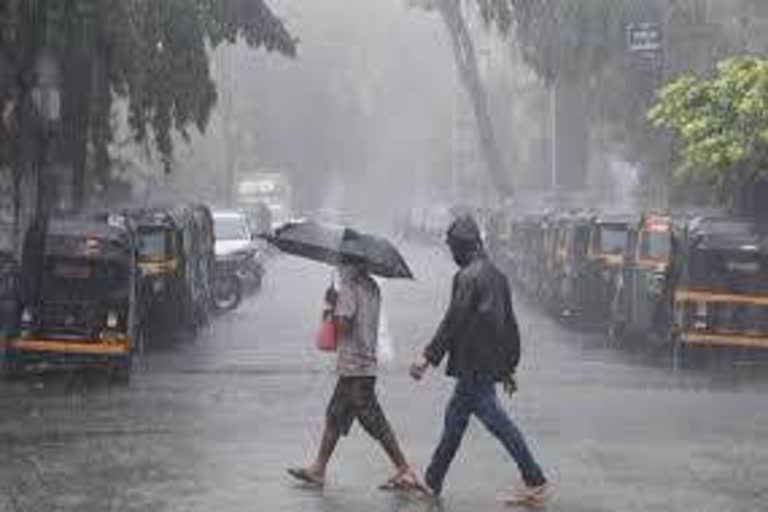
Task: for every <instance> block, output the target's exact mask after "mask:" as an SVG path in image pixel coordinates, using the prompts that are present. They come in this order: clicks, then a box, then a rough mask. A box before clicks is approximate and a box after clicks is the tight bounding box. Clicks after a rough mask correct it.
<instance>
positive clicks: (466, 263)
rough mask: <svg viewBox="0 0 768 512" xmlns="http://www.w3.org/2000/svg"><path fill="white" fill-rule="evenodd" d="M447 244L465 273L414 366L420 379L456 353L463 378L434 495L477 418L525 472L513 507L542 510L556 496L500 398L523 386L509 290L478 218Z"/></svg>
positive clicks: (432, 478)
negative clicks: (501, 390)
mask: <svg viewBox="0 0 768 512" xmlns="http://www.w3.org/2000/svg"><path fill="white" fill-rule="evenodd" d="M447 243H448V246H449V247H450V249H451V253H452V255H453V258H454V260H455V262H456V264H457V265H458V266H459V267H460V269H459V271H458V272H457V274H456V276H455V278H454V282H453V294H452V297H451V303H450V306H449V308H448V311H447V313H446V315H445V318H444V320H443V322H442V323H441V324H440V327H439V329H438V331H437V333H436V334H435V336H434V338H433V340H432V342H431V343H430V344H429V345H428V346H427V347H426V348H425V349H424V351H423V353H422V354H420V355H419V356H418V358H417V360H416V361H415V362H414V363H413V365H412V366H411V375H412V377H413V378H414V379H416V380H420V379H421V378H422V376H423V375H424V372H425V371H426V369H427V367H428V366H429V365H430V364H431V365H433V366H438V365H439V364H440V362H441V361H442V360H443V358H444V357H445V355H446V354H448V356H449V357H448V367H447V370H446V371H447V374H448V375H449V376H451V377H454V378H456V386H455V388H454V392H453V396H452V397H451V400H450V402H449V403H448V407H447V409H446V412H445V425H444V428H443V433H442V436H441V438H440V442H439V444H438V446H437V448H436V449H435V452H434V454H433V455H432V460H431V462H430V464H429V467H428V468H427V471H426V477H425V481H426V484H427V486H428V487H429V488H430V490H431V492H432V493H433V494H434V495H436V496H437V495H439V494H440V493H441V492H442V489H443V481H444V480H445V476H446V474H447V472H448V468H449V466H450V464H451V462H452V461H453V458H454V457H455V455H456V452H457V451H458V449H459V445H460V444H461V440H462V438H463V437H464V432H465V431H466V429H467V426H468V423H469V417H470V416H471V415H473V414H474V415H475V416H477V417H478V419H480V421H481V422H482V423H483V425H484V426H485V427H486V428H487V429H488V430H489V431H490V432H491V433H492V434H493V435H494V436H495V437H496V438H497V439H498V440H499V441H501V443H502V445H503V446H504V448H505V449H506V450H507V452H508V453H509V454H510V456H511V457H512V459H513V460H514V461H515V462H516V463H517V466H518V468H519V470H520V472H521V473H522V477H523V484H524V485H523V486H522V487H521V488H520V489H518V490H517V491H516V492H515V494H514V495H513V496H512V497H510V498H509V499H507V500H505V501H507V503H509V504H523V505H536V504H539V503H541V502H542V501H543V500H544V499H545V498H546V497H547V494H548V490H549V488H548V483H547V479H546V477H545V476H544V473H543V472H542V470H541V468H540V467H539V465H538V463H537V462H536V460H535V459H534V457H533V455H532V453H531V451H530V449H529V448H528V445H527V443H526V442H525V439H524V437H523V435H522V433H521V432H520V431H519V430H518V428H517V426H516V425H515V423H514V422H513V421H512V419H511V418H510V417H509V415H508V414H507V412H506V411H505V410H504V409H503V408H502V407H501V404H500V403H499V400H498V397H497V395H496V385H497V383H499V382H501V383H503V385H504V387H505V389H506V391H507V392H508V393H510V394H511V393H512V392H514V391H515V389H516V387H517V385H516V380H515V369H516V367H517V364H518V362H519V360H520V336H519V332H518V326H517V321H516V319H515V315H514V311H513V309H512V298H511V295H510V291H509V284H508V283H507V279H506V277H505V276H504V274H502V273H501V272H500V271H499V270H498V269H497V268H496V267H495V266H494V265H493V263H492V262H491V261H490V260H489V258H488V256H487V255H486V254H485V251H484V250H483V244H482V239H481V236H480V230H479V228H478V226H477V223H476V222H475V220H474V219H473V218H472V217H471V216H469V215H465V216H461V217H459V218H457V219H456V220H455V221H454V222H453V223H452V224H451V226H450V228H449V229H448V233H447Z"/></svg>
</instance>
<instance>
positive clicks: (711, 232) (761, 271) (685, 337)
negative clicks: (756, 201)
mask: <svg viewBox="0 0 768 512" xmlns="http://www.w3.org/2000/svg"><path fill="white" fill-rule="evenodd" d="M673 266H674V270H673V276H674V277H673V279H674V281H673V288H672V299H673V300H672V315H671V317H672V329H671V334H672V340H673V341H674V344H675V348H676V349H678V350H676V351H675V352H676V355H678V356H679V355H680V349H684V348H689V347H696V346H704V347H731V348H737V349H744V350H748V349H768V248H767V247H766V244H765V239H764V238H763V237H762V236H761V235H760V234H759V233H758V231H757V229H756V227H755V225H754V224H753V223H752V222H750V221H748V220H742V219H734V218H701V219H696V220H694V221H692V222H690V223H689V224H688V226H687V229H685V231H684V232H683V233H682V236H681V241H680V248H679V250H676V251H675V259H674V263H673ZM676 360H677V361H679V357H677V358H676Z"/></svg>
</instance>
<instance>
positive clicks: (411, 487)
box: [379, 476, 432, 496]
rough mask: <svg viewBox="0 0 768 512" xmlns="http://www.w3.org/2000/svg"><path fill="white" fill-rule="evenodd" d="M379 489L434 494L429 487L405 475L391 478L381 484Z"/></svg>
mask: <svg viewBox="0 0 768 512" xmlns="http://www.w3.org/2000/svg"><path fill="white" fill-rule="evenodd" d="M379 490H382V491H391V492H410V491H416V492H417V493H419V494H420V495H423V496H432V493H431V492H430V491H429V489H427V488H426V487H424V486H421V485H419V484H418V483H416V482H414V481H413V480H411V479H409V478H407V477H403V476H399V477H395V478H390V479H389V480H387V481H386V482H384V483H383V484H381V485H380V486H379Z"/></svg>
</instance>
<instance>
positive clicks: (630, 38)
mask: <svg viewBox="0 0 768 512" xmlns="http://www.w3.org/2000/svg"><path fill="white" fill-rule="evenodd" d="M627 48H628V49H629V51H631V52H643V53H649V52H658V51H660V50H661V27H660V26H659V24H658V23H631V24H629V25H627Z"/></svg>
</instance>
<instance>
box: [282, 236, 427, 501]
mask: <svg viewBox="0 0 768 512" xmlns="http://www.w3.org/2000/svg"><path fill="white" fill-rule="evenodd" d="M270 241H271V242H272V243H273V244H275V245H276V246H277V247H279V248H282V249H283V250H284V251H285V252H289V253H291V254H295V255H300V256H305V257H308V258H311V259H315V260H318V261H325V262H328V263H333V262H337V264H338V269H339V278H340V282H339V290H338V292H337V293H336V294H334V293H326V300H327V301H328V300H330V301H331V302H333V303H334V304H333V306H334V307H333V311H334V313H333V314H334V320H335V323H336V326H337V329H338V334H337V336H338V344H337V353H338V356H337V365H336V368H337V373H338V380H337V382H336V388H335V390H334V392H333V396H332V397H331V400H330V403H329V404H328V407H327V409H326V415H325V426H324V429H323V436H322V440H321V442H320V446H319V448H318V451H317V456H316V457H315V460H314V461H313V462H312V463H311V464H309V465H308V466H305V467H294V468H289V469H288V473H289V474H290V475H291V476H293V477H294V478H296V479H298V480H300V481H302V482H304V483H308V484H311V485H316V486H323V485H324V484H325V474H326V468H327V466H328V463H329V462H330V460H331V457H332V455H333V452H334V450H335V448H336V445H337V443H338V442H339V440H340V438H341V437H342V436H346V435H347V434H348V433H349V432H350V429H351V427H352V425H353V423H354V422H355V420H357V421H358V422H359V423H360V425H361V426H362V427H363V429H364V430H365V432H366V433H367V434H368V435H369V436H370V437H372V438H373V439H375V440H376V441H377V442H378V443H379V444H380V445H381V447H382V448H383V449H384V452H385V453H386V454H387V456H388V457H389V459H390V461H391V462H392V464H393V465H394V466H395V474H394V476H392V477H391V478H390V479H389V480H387V481H386V482H385V484H383V485H382V488H384V489H401V490H409V489H416V490H420V491H422V492H427V489H426V487H425V486H424V484H423V483H422V482H421V480H420V479H419V477H418V476H417V475H416V473H415V472H414V471H413V470H412V469H411V466H410V464H409V463H408V460H407V458H406V456H405V454H404V453H403V451H402V449H401V447H400V444H399V442H398V439H397V437H396V435H395V433H394V431H393V429H392V426H391V425H390V423H389V421H388V420H387V417H386V415H385V414H384V411H383V409H382V407H381V404H380V403H379V400H378V397H377V394H376V374H377V366H378V365H377V345H378V329H379V315H380V311H381V292H380V290H379V286H378V284H377V283H376V281H375V280H374V279H373V278H372V277H371V275H370V271H371V269H372V270H373V271H375V272H376V273H378V274H379V275H385V276H387V277H411V273H410V270H409V269H408V267H407V265H406V264H405V262H404V260H403V259H402V257H400V255H399V253H397V251H396V249H394V247H392V246H391V244H389V243H388V242H387V241H386V240H383V239H381V238H377V237H371V236H370V235H362V234H360V233H358V232H355V231H352V230H344V231H343V232H341V233H340V234H339V233H338V232H337V231H336V230H333V229H329V228H327V227H324V226H320V225H317V224H313V223H306V222H305V223H300V224H291V225H287V226H285V227H284V228H283V229H281V230H278V231H277V232H276V234H275V235H274V237H272V239H271V240H270Z"/></svg>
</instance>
